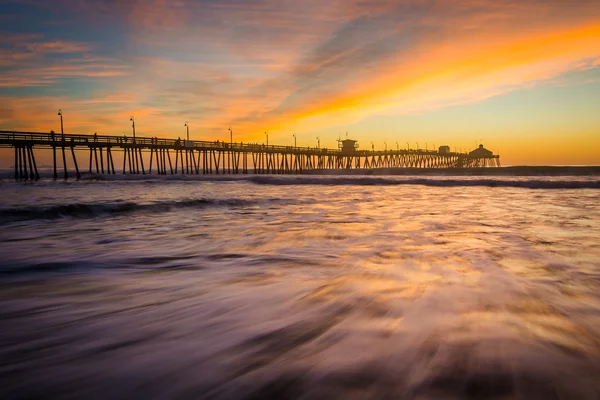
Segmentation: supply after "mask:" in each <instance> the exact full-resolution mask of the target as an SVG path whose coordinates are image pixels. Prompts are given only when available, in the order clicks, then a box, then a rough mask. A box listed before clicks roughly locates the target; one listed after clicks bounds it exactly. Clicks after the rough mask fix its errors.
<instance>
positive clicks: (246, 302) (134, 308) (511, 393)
mask: <svg viewBox="0 0 600 400" xmlns="http://www.w3.org/2000/svg"><path fill="white" fill-rule="evenodd" d="M88 178H90V177H88ZM91 178H92V179H85V180H81V181H75V180H70V181H66V182H65V181H56V182H54V181H51V180H42V181H40V182H35V183H31V182H29V183H19V182H13V181H11V180H9V179H5V180H2V181H0V257H1V263H0V321H1V322H2V324H1V326H2V329H0V398H2V399H24V398H86V399H96V398H97V399H131V398H148V399H174V398H177V399H188V398H189V399H271V398H272V399H276V398H277V399H388V398H406V399H462V398H473V399H487V398H490V399H492V398H493V399H500V398H519V399H532V398H533V399H598V398H600V179H599V177H598V176H568V175H567V176H564V175H563V176H510V175H508V176H507V175H504V176H441V175H431V176H429V175H428V176H386V175H381V176H242V177H226V176H225V177H193V178H181V177H180V178H157V177H148V176H139V177H127V176H126V177H117V178H111V179H95V178H94V177H91Z"/></svg>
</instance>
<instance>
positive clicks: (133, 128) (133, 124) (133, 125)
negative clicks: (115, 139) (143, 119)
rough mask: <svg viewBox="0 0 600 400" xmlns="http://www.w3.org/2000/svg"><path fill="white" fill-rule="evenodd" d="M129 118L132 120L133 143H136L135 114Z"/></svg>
mask: <svg viewBox="0 0 600 400" xmlns="http://www.w3.org/2000/svg"><path fill="white" fill-rule="evenodd" d="M129 120H130V121H131V129H132V130H133V143H135V120H134V119H133V116H132V117H131V118H129Z"/></svg>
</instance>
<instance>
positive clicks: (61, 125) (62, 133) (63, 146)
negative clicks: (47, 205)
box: [54, 109, 69, 180]
mask: <svg viewBox="0 0 600 400" xmlns="http://www.w3.org/2000/svg"><path fill="white" fill-rule="evenodd" d="M58 115H59V116H60V136H61V140H62V158H63V169H64V170H65V172H64V176H65V180H66V179H68V178H69V173H68V172H67V159H66V156H65V129H64V127H63V115H62V110H61V109H59V110H58ZM56 178H57V175H56V157H55V158H54V179H56Z"/></svg>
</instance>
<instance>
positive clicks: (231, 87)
mask: <svg viewBox="0 0 600 400" xmlns="http://www.w3.org/2000/svg"><path fill="white" fill-rule="evenodd" d="M0 32H1V34H0V70H1V74H0V129H2V130H9V129H17V130H33V131H44V132H48V131H50V130H51V129H53V130H57V131H59V130H60V121H59V119H58V116H57V115H56V114H57V111H58V109H59V108H61V109H62V110H63V113H64V118H65V132H66V133H93V132H98V133H99V134H100V133H102V134H119V135H123V134H127V135H129V134H130V132H131V125H130V122H129V117H130V116H132V115H133V116H134V117H135V119H136V131H137V134H138V135H139V136H162V137H178V136H181V137H183V136H184V135H185V127H184V123H185V121H189V124H190V131H191V135H192V138H194V139H207V140H217V139H218V140H223V139H226V138H228V136H229V133H228V127H229V126H231V127H232V129H233V133H234V141H244V142H258V143H263V142H264V140H265V135H264V132H265V131H267V132H269V142H270V143H271V144H291V143H293V137H292V135H293V134H294V133H296V134H297V137H298V145H303V146H316V143H317V140H316V137H317V136H318V137H320V138H321V146H322V147H336V142H335V140H336V139H337V138H338V135H339V134H345V132H346V131H348V132H349V136H350V137H352V138H355V139H357V140H358V141H359V144H360V146H361V148H370V147H371V145H370V143H371V142H374V144H375V147H376V148H379V149H383V148H384V143H387V145H388V147H393V148H396V146H397V144H396V143H398V146H400V148H406V147H407V145H410V147H411V148H414V147H416V145H417V142H418V143H419V146H420V147H421V148H425V146H426V143H427V146H428V147H429V148H431V147H432V146H433V145H434V144H435V146H436V147H439V146H440V145H450V146H452V147H456V148H457V149H463V150H471V149H472V148H474V147H475V146H476V142H479V141H480V140H482V141H483V144H484V145H485V146H486V147H487V148H489V149H491V150H493V151H494V152H495V153H499V154H500V155H501V160H502V162H503V164H504V165H516V164H533V165H535V164H559V165H562V164H600V3H599V2H598V0H579V1H572V0H494V1H491V0H488V1H486V0H397V1H391V0H382V1H369V0H329V1H323V0H318V1H317V0H302V1H288V0H258V1H249V0H246V1H242V0H198V1H193V0H121V1H107V0H105V1H103V0H54V1H50V0H39V1H36V0H15V1H10V0H0ZM407 142H408V144H407ZM3 154H8V153H3Z"/></svg>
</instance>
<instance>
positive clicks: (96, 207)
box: [0, 199, 284, 222]
mask: <svg viewBox="0 0 600 400" xmlns="http://www.w3.org/2000/svg"><path fill="white" fill-rule="evenodd" d="M264 201H266V202H271V203H272V202H278V201H284V200H283V199H266V200H263V202H264ZM256 204H258V201H252V200H243V199H187V200H178V201H160V202H154V203H135V202H112V203H87V204H86V203H73V204H64V205H49V206H29V207H14V208H3V209H0V222H2V221H4V222H9V221H15V220H34V219H57V218H65V217H72V218H92V217H98V216H107V215H116V214H126V213H133V212H138V211H139V212H144V211H146V212H166V211H171V210H173V209H179V208H207V207H244V206H252V205H256Z"/></svg>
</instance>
